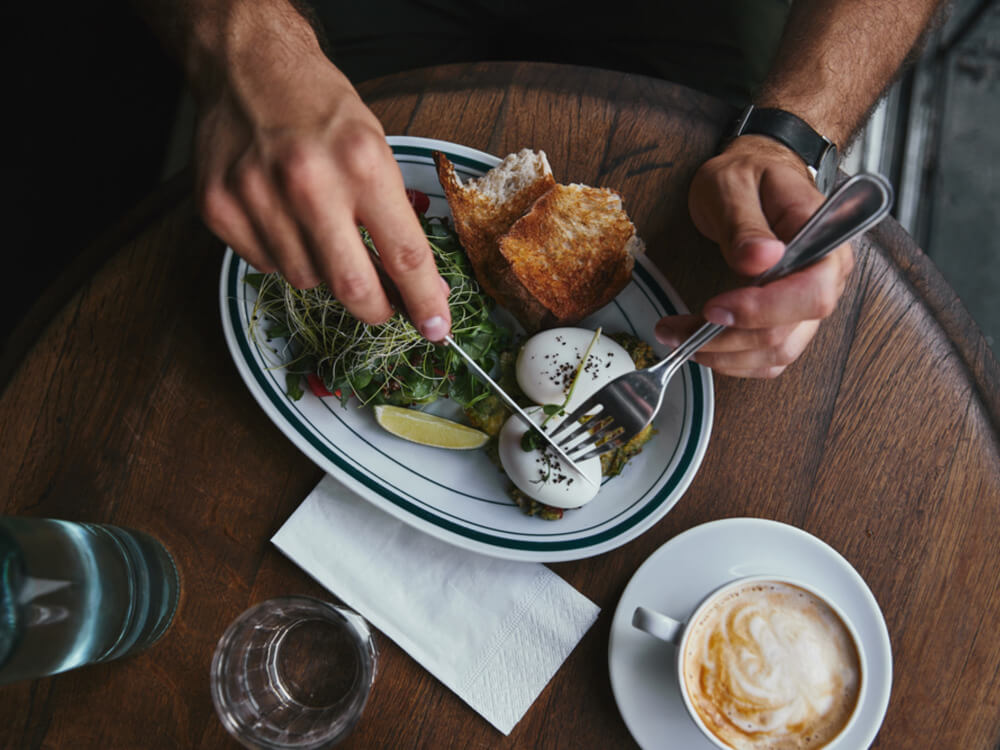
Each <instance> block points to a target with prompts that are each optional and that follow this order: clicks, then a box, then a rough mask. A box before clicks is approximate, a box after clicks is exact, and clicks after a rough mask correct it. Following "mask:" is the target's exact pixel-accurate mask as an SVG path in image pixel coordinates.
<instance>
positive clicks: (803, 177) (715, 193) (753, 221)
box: [656, 136, 854, 377]
mask: <svg viewBox="0 0 1000 750" xmlns="http://www.w3.org/2000/svg"><path fill="white" fill-rule="evenodd" d="M822 202H823V196H822V194H821V193H820V192H819V191H818V190H817V189H816V187H815V185H814V184H813V182H812V180H811V178H810V177H809V175H808V173H807V171H806V170H805V167H804V165H803V164H802V162H801V159H799V158H798V157H797V156H796V155H795V154H794V153H793V152H791V151H790V150H789V149H787V148H785V147H784V146H782V145H780V144H778V143H777V142H776V141H772V140H770V139H767V138H763V137H760V136H744V137H741V138H737V139H736V140H735V141H734V142H733V143H732V144H730V146H729V147H728V148H727V149H726V151H725V152H723V153H722V154H721V155H719V156H717V157H715V158H713V159H711V160H709V161H708V162H706V163H705V164H704V165H703V166H702V167H701V168H700V169H699V170H698V173H697V174H696V175H695V178H694V180H693V181H692V184H691V190H690V193H689V208H690V211H691V217H692V220H693V221H694V222H695V225H696V226H697V227H698V229H699V230H700V231H701V232H702V233H703V234H705V236H707V237H708V238H709V239H712V240H714V241H715V242H716V243H717V244H718V245H719V248H720V250H721V252H722V254H723V257H724V258H725V260H726V262H727V264H728V265H729V266H730V267H731V268H732V269H733V270H734V271H736V272H737V273H739V274H742V275H743V276H747V277H753V276H757V275H758V274H760V273H763V272H764V271H766V270H767V269H769V268H770V267H771V266H773V265H774V264H775V263H777V262H778V260H780V258H781V256H782V255H783V254H784V250H785V243H786V242H788V241H789V240H791V238H792V237H794V235H795V233H796V232H797V231H798V230H799V228H800V227H801V226H802V225H803V224H805V222H806V221H807V220H808V218H809V217H810V216H811V215H812V214H813V212H814V211H815V210H816V209H817V208H818V207H819V206H820V204H822ZM853 265H854V254H853V250H852V249H851V247H850V246H849V245H842V246H841V247H839V248H837V250H835V251H834V252H833V253H831V254H830V255H828V256H827V257H826V258H824V259H823V260H821V261H819V262H818V263H815V264H813V265H811V266H809V267H808V268H805V269H802V270H800V271H798V272H796V273H794V274H791V275H789V276H787V277H785V278H783V279H779V280H777V281H773V282H771V283H769V284H767V285H765V286H762V287H755V286H747V287H742V288H738V289H733V290H730V291H726V292H723V293H721V294H719V295H717V296H715V297H713V298H712V299H710V300H709V301H708V302H707V303H706V304H705V306H704V308H703V310H702V315H703V316H704V319H705V320H708V321H711V322H713V323H718V324H720V325H724V326H726V327H727V330H726V331H724V332H723V333H721V334H720V335H719V336H717V337H716V338H715V339H714V340H713V341H711V342H709V344H707V345H706V346H705V347H704V348H703V349H702V350H701V351H700V352H699V353H698V354H697V355H696V356H695V359H696V361H698V362H700V363H702V364H704V365H706V366H708V367H711V368H712V369H713V370H715V371H717V372H720V373H724V374H729V375H737V376H743V377H774V376H775V375H777V374H778V373H780V372H782V371H783V370H784V369H785V368H786V367H787V366H788V365H789V364H791V363H792V362H793V361H794V360H795V359H796V358H797V357H798V356H800V355H801V353H802V352H803V351H804V350H805V348H806V346H807V345H808V343H809V341H810V340H811V339H812V337H813V336H814V335H815V333H816V331H817V329H818V327H819V322H820V321H821V320H823V319H824V318H826V317H828V316H829V315H831V314H832V313H833V311H834V310H835V308H836V306H837V302H838V300H839V299H840V297H841V295H842V294H843V291H844V288H845V286H846V284H847V279H848V277H849V275H850V272H851V270H852V268H853ZM687 317H688V318H689V317H690V316H687ZM691 325H692V321H691V320H690V319H686V318H685V317H676V318H665V319H663V320H661V321H660V323H658V324H657V328H656V333H657V337H658V338H659V339H660V340H661V341H664V342H666V343H672V342H674V341H675V340H677V341H679V340H680V338H681V337H682V336H683V334H684V331H685V330H686V329H687V328H688V327H690V326H691Z"/></svg>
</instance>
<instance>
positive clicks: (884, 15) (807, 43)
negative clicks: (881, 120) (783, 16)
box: [754, 0, 942, 148]
mask: <svg viewBox="0 0 1000 750" xmlns="http://www.w3.org/2000/svg"><path fill="white" fill-rule="evenodd" d="M941 5H942V0H800V1H799V2H796V3H795V4H794V5H793V6H792V9H791V12H790V15H789V18H788V22H787V25H786V27H785V31H784V34H783V36H782V41H781V44H780V46H779V49H778V53H777V56H776V58H775V62H774V65H773V66H772V68H771V72H770V73H769V75H768V77H767V80H766V81H765V83H764V86H763V88H762V90H761V93H760V95H759V96H758V97H756V99H755V102H754V103H755V104H757V105H758V106H761V107H777V108H780V109H784V110H787V111H789V112H793V113H795V114H797V115H799V116H800V117H801V118H802V119H804V120H805V121H806V122H808V123H809V124H810V125H812V127H813V128H814V129H815V130H817V131H819V132H820V133H822V134H823V135H825V136H826V137H828V138H829V139H830V140H832V141H833V142H834V143H836V144H837V145H838V146H840V147H841V148H843V147H844V146H845V145H846V144H847V143H848V142H849V141H850V139H851V137H852V136H853V135H854V133H855V132H856V131H857V130H858V129H859V128H860V127H861V125H863V124H864V121H865V119H866V117H867V115H868V113H869V112H870V110H871V108H872V106H873V105H874V104H875V103H876V102H877V101H878V98H879V97H880V96H881V95H882V93H883V92H884V91H885V90H886V88H887V87H888V86H889V84H890V83H891V82H892V81H893V79H894V78H895V76H896V74H897V71H898V70H899V69H900V68H901V66H902V65H903V64H904V62H905V61H906V59H907V56H908V55H909V54H910V52H911V50H913V48H914V46H915V45H916V44H917V43H918V41H919V40H920V39H921V35H922V34H923V32H924V30H925V29H926V28H927V27H928V26H929V24H930V23H931V21H932V19H933V18H934V16H935V13H936V12H937V11H938V9H939V7H940V6H941Z"/></svg>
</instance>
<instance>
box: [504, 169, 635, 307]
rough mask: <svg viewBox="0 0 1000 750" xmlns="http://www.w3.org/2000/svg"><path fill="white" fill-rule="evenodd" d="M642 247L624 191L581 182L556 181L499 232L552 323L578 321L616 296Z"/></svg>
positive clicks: (507, 253)
mask: <svg viewBox="0 0 1000 750" xmlns="http://www.w3.org/2000/svg"><path fill="white" fill-rule="evenodd" d="M642 250H643V245H642V241H641V240H640V239H639V238H638V237H637V236H636V233H635V226H634V225H633V224H632V222H631V221H629V218H628V216H626V214H625V211H624V210H623V209H622V200H621V196H620V195H619V194H618V193H616V192H615V191H614V190H610V189H608V188H595V187H589V186H587V185H578V184H573V185H556V186H555V187H553V188H552V189H551V190H549V191H548V192H546V193H545V194H544V195H543V196H542V197H541V198H539V199H538V200H537V201H535V203H534V205H533V206H532V207H531V210H530V211H529V212H528V213H527V214H525V215H524V216H523V217H521V218H520V219H518V220H517V221H516V222H515V223H514V225H513V226H512V227H511V228H510V231H508V232H507V233H506V234H504V235H503V236H502V237H501V238H500V252H501V254H502V255H503V256H504V258H506V260H507V262H508V263H509V264H510V267H511V269H512V270H513V272H514V275H515V276H516V277H517V280H518V281H519V282H520V284H521V286H523V287H524V288H525V289H526V290H527V291H528V292H529V293H530V294H531V296H532V297H533V298H534V299H535V300H537V301H538V302H540V303H541V304H542V305H543V306H544V307H545V308H546V309H547V310H548V311H549V313H550V316H551V319H552V320H551V323H552V324H553V325H565V324H567V323H575V322H578V321H579V320H581V319H582V318H585V317H586V316H587V315H589V314H590V313H592V312H594V311H595V310H597V309H599V308H601V307H603V306H604V305H606V304H607V303H608V302H610V301H611V300H612V299H614V298H615V295H617V294H618V292H620V291H621V290H622V289H623V288H624V287H625V285H626V284H628V282H629V280H630V279H631V278H632V267H633V266H634V264H635V258H634V255H635V254H636V253H637V252H642ZM544 322H545V323H546V324H548V323H549V322H550V321H544Z"/></svg>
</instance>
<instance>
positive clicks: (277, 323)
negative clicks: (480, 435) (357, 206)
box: [245, 216, 510, 409]
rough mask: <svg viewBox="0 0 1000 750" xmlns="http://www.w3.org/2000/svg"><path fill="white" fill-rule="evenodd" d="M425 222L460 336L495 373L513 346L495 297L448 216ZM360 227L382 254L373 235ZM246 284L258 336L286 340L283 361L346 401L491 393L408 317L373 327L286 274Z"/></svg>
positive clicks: (465, 398) (470, 400)
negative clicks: (493, 314)
mask: <svg viewBox="0 0 1000 750" xmlns="http://www.w3.org/2000/svg"><path fill="white" fill-rule="evenodd" d="M420 222H421V225H422V226H423V229H424V233H425V235H426V237H427V241H428V243H429V244H430V246H431V251H432V252H433V253H434V258H435V260H436V262H437V265H438V272H439V273H440V274H441V276H442V278H444V280H445V281H446V282H448V286H449V287H450V289H451V291H450V292H449V295H448V304H449V306H450V308H451V316H452V335H453V337H454V338H455V340H456V341H457V342H458V343H459V344H460V345H461V346H462V348H464V349H465V350H466V351H467V352H469V353H470V354H471V355H472V356H473V357H474V358H475V359H476V361H477V362H478V363H479V364H480V365H481V366H482V367H483V368H484V369H486V370H487V371H489V370H491V369H492V368H493V367H494V366H495V364H496V362H497V359H498V357H499V356H500V353H501V352H502V351H504V350H505V349H506V348H508V347H509V346H510V334H509V332H508V331H507V330H506V329H505V328H503V327H501V326H499V325H497V324H496V323H494V322H493V320H492V319H491V318H490V310H491V307H492V302H491V300H490V299H489V298H488V297H487V296H486V295H485V294H483V293H482V292H481V290H480V288H479V284H478V283H477V282H476V280H475V277H474V276H473V273H472V268H471V266H470V264H469V261H468V258H467V257H466V255H465V251H464V250H463V249H462V247H461V245H460V244H459V241H458V236H457V235H456V234H455V232H454V230H453V229H452V227H451V226H450V225H449V224H448V223H447V222H446V220H444V219H437V218H433V219H427V218H425V217H423V216H420ZM360 231H361V237H362V239H363V240H364V242H365V243H366V244H367V245H368V247H369V249H371V250H372V251H373V252H376V253H377V250H376V249H375V247H374V245H373V244H372V240H371V237H370V235H369V234H368V232H367V231H365V230H364V228H360ZM245 281H246V283H248V284H250V285H251V286H253V287H254V288H255V289H257V300H256V302H255V303H254V308H253V313H252V317H251V325H250V329H251V331H250V332H251V335H253V336H254V337H255V338H257V339H259V338H260V336H261V335H263V336H264V337H265V338H266V339H267V340H268V341H272V340H276V339H283V340H284V344H283V345H282V347H280V348H279V349H278V360H279V362H280V364H282V365H285V366H286V367H287V368H288V371H289V373H292V374H294V375H297V376H299V377H300V378H301V377H302V376H304V375H306V374H308V373H310V372H314V373H316V374H317V375H318V376H319V377H320V379H321V380H322V381H323V383H324V384H325V385H326V387H327V388H328V389H329V390H330V391H334V392H335V391H339V392H340V394H341V399H342V401H344V402H346V401H347V399H348V398H349V397H350V396H351V395H355V396H356V397H357V398H358V399H359V400H360V401H361V402H362V403H366V404H367V403H371V404H382V403H388V404H397V405H406V406H408V405H413V404H425V403H430V402H432V401H434V400H436V399H438V398H441V397H446V396H447V397H450V398H451V399H453V400H454V401H455V402H456V403H457V404H458V405H459V406H460V407H462V408H463V409H469V408H474V407H475V405H476V404H477V403H478V402H479V401H481V400H482V399H485V398H486V397H487V396H488V394H489V391H488V389H487V388H486V387H484V386H483V385H482V384H481V383H480V382H479V381H478V380H477V379H476V378H475V376H474V375H473V374H472V373H470V372H469V371H468V370H467V368H466V367H465V365H464V363H462V361H461V360H460V359H459V358H458V357H457V356H455V354H454V353H453V352H452V351H451V349H450V348H446V347H441V346H438V345H437V344H433V343H431V342H429V341H427V340H426V339H425V338H424V337H423V336H421V335H420V333H419V332H418V331H417V329H416V328H414V326H413V325H412V324H411V323H410V322H409V320H408V319H407V318H406V317H405V316H403V315H399V314H397V315H394V316H393V317H392V318H391V319H390V320H389V321H388V322H386V323H383V324H381V325H367V324H365V323H362V322H361V321H359V320H358V319H357V318H355V317H354V316H353V315H351V314H350V313H349V312H348V311H347V309H346V308H345V307H344V306H343V305H342V304H341V303H340V302H339V301H337V300H336V299H334V297H333V296H332V295H331V294H330V291H329V289H328V288H327V287H326V285H325V284H320V285H319V286H317V287H314V288H312V289H296V288H295V287H293V286H292V285H291V284H289V283H288V282H286V281H285V280H284V278H283V277H281V276H280V275H279V274H248V275H247V276H246V278H245ZM264 324H266V325H264ZM291 383H292V381H291V379H290V380H289V385H288V395H289V397H290V398H293V399H294V398H297V397H300V396H301V387H300V386H298V384H296V385H295V386H293V385H292V384H291Z"/></svg>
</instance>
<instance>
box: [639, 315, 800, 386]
mask: <svg viewBox="0 0 1000 750" xmlns="http://www.w3.org/2000/svg"><path fill="white" fill-rule="evenodd" d="M701 323H702V320H701V319H700V318H698V317H697V316H693V315H683V316H682V315H678V316H670V317H667V318H663V319H661V320H660V321H659V322H658V323H657V325H656V329H655V331H656V338H657V339H658V340H659V341H660V342H661V343H664V344H667V345H668V346H670V347H671V348H676V347H677V346H678V345H679V344H680V343H681V342H682V341H683V340H684V339H685V338H687V336H689V335H690V334H691V333H693V332H694V331H695V330H696V329H697V327H698V326H699V325H700V324H701ZM818 327H819V321H805V322H803V323H798V324H794V325H789V326H776V327H773V328H764V329H739V328H730V329H727V330H725V331H723V332H722V333H721V334H719V335H718V336H716V337H715V338H714V339H712V340H711V341H710V342H708V343H707V344H705V346H703V347H702V348H701V349H700V350H698V352H697V353H696V354H695V355H694V357H693V358H692V359H694V361H695V362H697V363H698V364H701V365H704V366H705V367H710V368H711V369H712V370H714V371H715V372H717V373H719V374H722V375H730V376H733V377H752V378H773V377H776V376H778V375H779V374H781V373H782V372H784V370H785V369H786V368H787V367H788V366H789V365H791V364H792V363H793V362H794V361H795V360H796V359H798V357H799V356H800V355H801V354H802V352H803V351H804V350H805V349H806V347H807V346H808V344H809V341H810V340H812V337H813V336H814V335H815V333H816V330H817V328H818Z"/></svg>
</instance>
